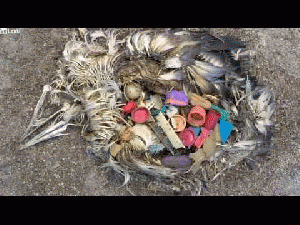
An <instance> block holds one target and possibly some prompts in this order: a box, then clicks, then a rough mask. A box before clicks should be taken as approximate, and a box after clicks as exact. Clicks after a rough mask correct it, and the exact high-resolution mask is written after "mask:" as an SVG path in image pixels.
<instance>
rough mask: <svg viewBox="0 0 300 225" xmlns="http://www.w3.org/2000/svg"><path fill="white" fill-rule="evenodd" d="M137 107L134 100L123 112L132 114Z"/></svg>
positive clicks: (125, 106) (124, 107)
mask: <svg viewBox="0 0 300 225" xmlns="http://www.w3.org/2000/svg"><path fill="white" fill-rule="evenodd" d="M136 107H137V104H136V102H135V101H134V100H131V101H129V102H128V103H127V104H126V105H124V106H123V108H122V110H123V112H124V113H131V112H132V111H133V110H134V109H135V108H136Z"/></svg>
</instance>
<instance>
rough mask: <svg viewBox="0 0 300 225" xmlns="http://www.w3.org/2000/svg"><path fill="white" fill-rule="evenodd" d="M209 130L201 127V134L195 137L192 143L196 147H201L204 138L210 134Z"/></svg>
mask: <svg viewBox="0 0 300 225" xmlns="http://www.w3.org/2000/svg"><path fill="white" fill-rule="evenodd" d="M210 132H211V131H210V130H208V129H206V128H205V127H202V128H201V134H200V136H199V137H197V138H196V140H195V143H194V145H195V146H196V147H197V148H201V146H202V145H203V144H204V141H205V140H206V138H207V137H208V136H209V135H210Z"/></svg>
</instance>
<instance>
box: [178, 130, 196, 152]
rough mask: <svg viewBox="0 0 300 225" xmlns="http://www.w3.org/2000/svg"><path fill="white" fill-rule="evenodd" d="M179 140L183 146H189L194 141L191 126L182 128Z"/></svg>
mask: <svg viewBox="0 0 300 225" xmlns="http://www.w3.org/2000/svg"><path fill="white" fill-rule="evenodd" d="M179 137H180V140H181V141H182V144H183V145H184V146H188V147H189V146H191V145H193V144H194V142H195V138H196V136H195V133H194V131H193V129H191V128H187V129H184V130H183V131H182V132H181V133H180V134H179Z"/></svg>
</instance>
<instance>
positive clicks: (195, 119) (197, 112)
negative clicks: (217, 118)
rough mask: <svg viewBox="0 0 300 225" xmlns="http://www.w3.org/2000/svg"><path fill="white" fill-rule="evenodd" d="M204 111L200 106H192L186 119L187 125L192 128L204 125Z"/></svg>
mask: <svg viewBox="0 0 300 225" xmlns="http://www.w3.org/2000/svg"><path fill="white" fill-rule="evenodd" d="M205 117H206V111H205V109H204V108H202V107H201V106H198V105H197V106H194V107H193V108H192V109H191V111H190V113H189V115H188V118H187V121H188V122H189V124H191V125H193V126H196V127H197V126H201V125H203V124H204V123H205Z"/></svg>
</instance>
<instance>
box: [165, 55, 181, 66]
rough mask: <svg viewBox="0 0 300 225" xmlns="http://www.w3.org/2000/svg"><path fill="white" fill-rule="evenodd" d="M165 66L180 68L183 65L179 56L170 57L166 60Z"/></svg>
mask: <svg viewBox="0 0 300 225" xmlns="http://www.w3.org/2000/svg"><path fill="white" fill-rule="evenodd" d="M164 64H165V68H172V69H175V68H180V67H181V66H182V63H181V60H180V58H179V57H172V58H168V59H166V60H165V62H164Z"/></svg>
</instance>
